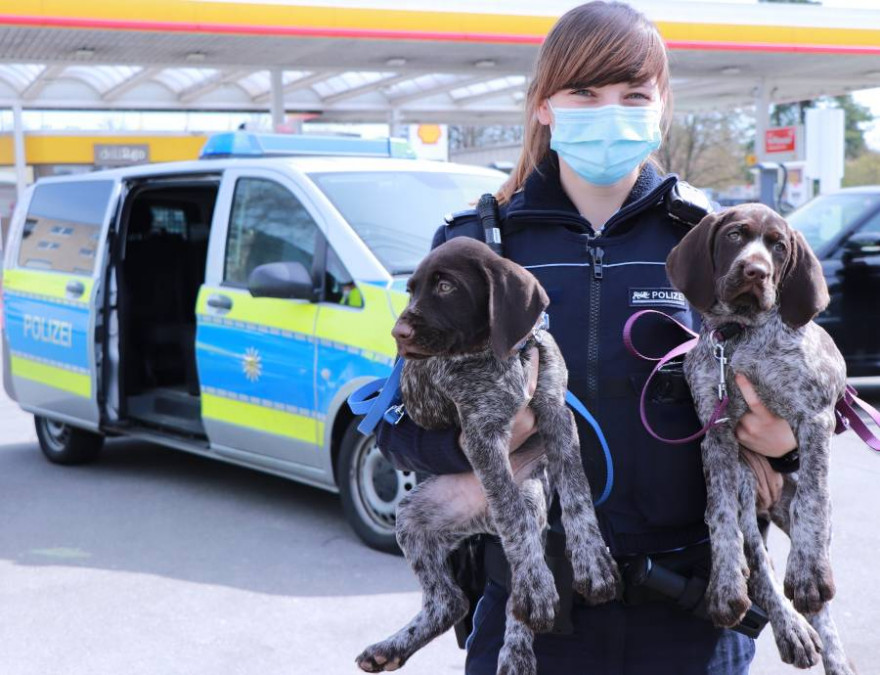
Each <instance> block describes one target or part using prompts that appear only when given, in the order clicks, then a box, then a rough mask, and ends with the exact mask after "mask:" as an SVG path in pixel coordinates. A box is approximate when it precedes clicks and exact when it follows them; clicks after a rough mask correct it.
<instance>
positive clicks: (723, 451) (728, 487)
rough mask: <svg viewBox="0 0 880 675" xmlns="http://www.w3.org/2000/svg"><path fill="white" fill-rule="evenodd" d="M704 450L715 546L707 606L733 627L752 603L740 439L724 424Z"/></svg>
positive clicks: (708, 514) (705, 442) (719, 621)
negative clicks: (742, 519)
mask: <svg viewBox="0 0 880 675" xmlns="http://www.w3.org/2000/svg"><path fill="white" fill-rule="evenodd" d="M702 412H705V411H702ZM709 414H711V412H710V413H709ZM705 417H706V418H708V415H706V416H705ZM704 421H705V420H704ZM702 450H703V473H704V475H705V477H706V524H707V525H708V526H709V537H710V541H711V547H712V572H711V574H710V575H709V587H708V590H707V592H706V600H707V610H708V612H709V616H710V617H711V618H712V621H713V622H714V623H715V624H716V625H717V626H725V627H731V626H735V625H736V624H738V623H739V622H740V621H741V620H742V618H743V616H745V613H746V612H747V611H748V609H749V607H750V606H751V601H750V600H749V595H748V588H747V585H746V579H747V578H748V574H749V569H748V566H747V565H746V559H745V555H744V554H743V536H742V532H741V531H740V529H739V527H738V515H739V504H738V501H739V443H738V442H737V440H736V437H735V436H734V434H733V430H732V429H731V428H730V425H729V424H722V425H719V426H716V427H713V428H712V429H710V430H709V431H708V433H707V434H706V437H705V438H704V439H703V444H702Z"/></svg>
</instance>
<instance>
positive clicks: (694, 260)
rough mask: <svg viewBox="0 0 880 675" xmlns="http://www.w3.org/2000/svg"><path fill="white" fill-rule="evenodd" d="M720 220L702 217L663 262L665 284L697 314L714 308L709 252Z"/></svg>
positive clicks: (712, 266) (712, 274) (719, 216)
mask: <svg viewBox="0 0 880 675" xmlns="http://www.w3.org/2000/svg"><path fill="white" fill-rule="evenodd" d="M721 218H722V216H721V215H720V214H717V213H710V214H709V215H707V216H705V217H704V218H703V219H702V220H701V221H700V222H699V224H698V225H697V226H696V227H695V228H694V229H692V230H691V231H690V232H688V233H687V234H686V235H685V237H684V239H682V240H681V241H680V242H678V245H677V246H676V247H675V248H673V249H672V251H670V252H669V256H668V257H667V258H666V274H667V276H668V277H669V281H671V282H672V285H673V286H675V287H676V288H677V289H678V290H680V291H681V292H682V293H684V297H685V298H687V301H688V302H689V303H690V305H691V307H693V308H694V309H696V310H697V311H698V312H706V311H708V310H709V309H710V308H711V307H712V305H714V304H715V264H714V262H713V248H714V246H715V232H716V231H717V230H718V224H719V223H720V221H721Z"/></svg>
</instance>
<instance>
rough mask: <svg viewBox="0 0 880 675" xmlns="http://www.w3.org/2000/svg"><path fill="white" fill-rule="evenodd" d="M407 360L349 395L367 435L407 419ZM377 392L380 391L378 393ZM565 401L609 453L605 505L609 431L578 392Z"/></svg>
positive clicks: (610, 466)
mask: <svg viewBox="0 0 880 675" xmlns="http://www.w3.org/2000/svg"><path fill="white" fill-rule="evenodd" d="M403 363H404V360H403V359H397V363H395V364H394V369H393V370H392V371H391V374H390V375H389V376H388V377H387V378H379V379H376V380H372V381H371V382H367V383H366V384H365V385H363V386H362V387H360V388H359V389H357V390H356V391H355V392H354V393H353V394H351V396H349V397H348V407H349V408H351V411H352V412H353V413H354V414H355V415H364V416H365V417H364V419H363V420H361V423H360V424H358V431H359V432H360V433H362V434H363V435H364V436H369V435H370V434H371V433H373V431H374V430H375V429H376V426H377V425H378V424H379V420H380V419H383V418H384V419H385V421H387V422H389V423H390V424H397V423H398V422H400V420H401V419H403V416H404V414H405V413H404V411H403V406H402V405H401V402H400V372H401V371H402V370H403ZM376 392H379V393H378V394H376ZM565 402H566V403H567V404H568V405H570V406H571V407H572V409H573V410H574V411H575V412H576V413H577V414H578V415H580V416H581V417H583V418H584V419H585V420H586V421H587V423H588V424H589V425H590V426H591V427H592V428H593V431H595V432H596V436H598V438H599V443H600V445H601V446H602V452H603V453H604V455H605V470H606V473H605V489H604V490H602V494H601V495H599V498H598V499H597V500H596V501H595V502H594V504H595V506H601V505H602V504H604V503H605V501H606V500H607V499H608V497H609V496H610V495H611V489H612V488H613V487H614V462H613V461H612V458H611V450H610V448H609V447H608V441H607V440H605V434H603V433H602V428H601V427H600V426H599V423H598V422H597V421H596V418H595V417H593V416H592V415H591V414H590V411H589V410H587V407H586V406H585V405H584V404H583V403H581V401H580V399H578V397H577V396H575V395H574V394H572V393H571V392H570V391H566V392H565Z"/></svg>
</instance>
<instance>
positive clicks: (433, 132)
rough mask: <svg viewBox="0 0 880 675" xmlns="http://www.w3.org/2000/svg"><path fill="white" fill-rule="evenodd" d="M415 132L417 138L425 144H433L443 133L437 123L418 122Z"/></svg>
mask: <svg viewBox="0 0 880 675" xmlns="http://www.w3.org/2000/svg"><path fill="white" fill-rule="evenodd" d="M416 134H417V135H418V137H419V140H420V141H421V142H422V143H424V144H425V145H434V144H435V143H437V141H439V140H440V137H441V136H442V135H443V130H442V129H441V128H440V125H439V124H420V125H419V129H418V131H416Z"/></svg>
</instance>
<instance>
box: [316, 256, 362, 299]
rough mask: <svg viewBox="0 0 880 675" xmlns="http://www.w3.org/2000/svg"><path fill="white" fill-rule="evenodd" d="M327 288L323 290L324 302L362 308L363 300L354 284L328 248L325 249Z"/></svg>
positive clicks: (337, 258) (343, 266)
mask: <svg viewBox="0 0 880 675" xmlns="http://www.w3.org/2000/svg"><path fill="white" fill-rule="evenodd" d="M325 276H326V279H327V286H326V288H325V289H324V301H325V302H335V303H337V304H340V305H345V306H346V307H363V306H364V299H363V297H362V296H361V292H360V290H358V287H357V286H356V285H355V283H354V279H352V277H351V275H350V274H349V273H348V270H347V269H345V265H343V264H342V261H341V260H340V259H339V256H338V255H336V251H334V250H333V249H332V248H330V247H329V246H328V247H327V271H326V275H325Z"/></svg>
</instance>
